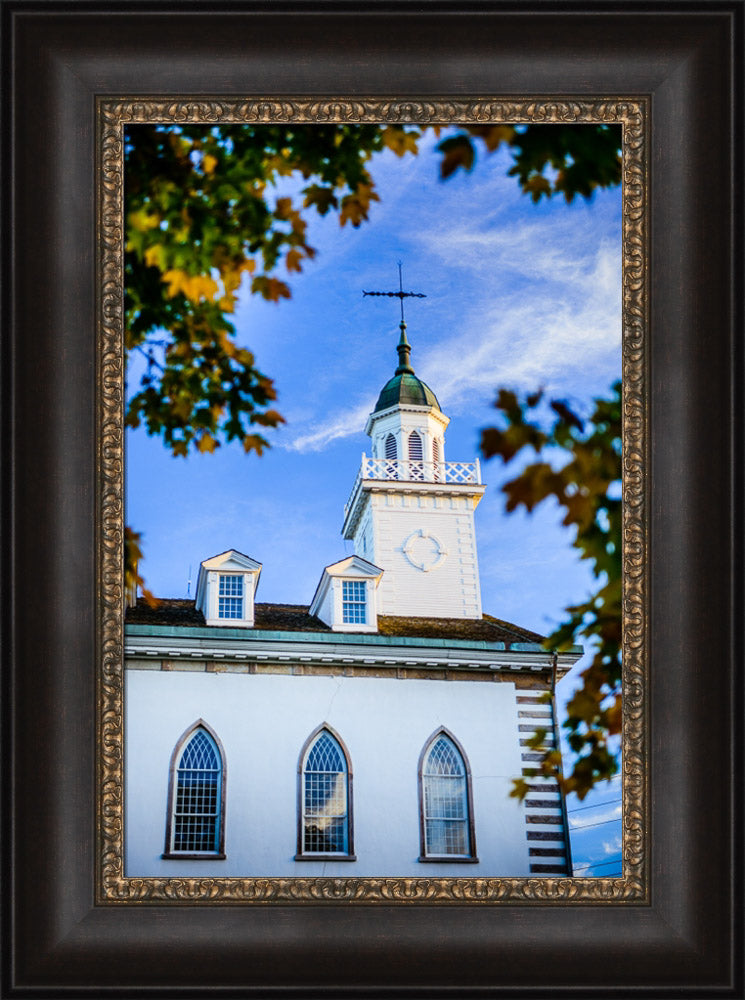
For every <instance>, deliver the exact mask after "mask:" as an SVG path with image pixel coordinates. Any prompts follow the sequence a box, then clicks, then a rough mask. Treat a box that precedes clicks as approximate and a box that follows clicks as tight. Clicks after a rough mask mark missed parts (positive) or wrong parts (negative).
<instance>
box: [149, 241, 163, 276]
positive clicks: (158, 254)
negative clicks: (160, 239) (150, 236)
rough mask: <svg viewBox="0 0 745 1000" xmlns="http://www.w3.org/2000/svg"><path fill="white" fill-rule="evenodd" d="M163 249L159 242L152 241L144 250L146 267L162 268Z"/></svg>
mask: <svg viewBox="0 0 745 1000" xmlns="http://www.w3.org/2000/svg"><path fill="white" fill-rule="evenodd" d="M165 256H166V255H165V249H164V247H163V245H162V244H161V243H154V244H153V246H151V247H148V248H147V250H146V251H145V263H146V264H147V266H148V267H157V268H160V270H161V271H162V270H163V265H164V264H165Z"/></svg>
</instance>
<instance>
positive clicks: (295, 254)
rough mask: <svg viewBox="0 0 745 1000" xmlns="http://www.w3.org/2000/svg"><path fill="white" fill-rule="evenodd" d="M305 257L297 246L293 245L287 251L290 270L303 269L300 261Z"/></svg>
mask: <svg viewBox="0 0 745 1000" xmlns="http://www.w3.org/2000/svg"><path fill="white" fill-rule="evenodd" d="M302 259H303V255H302V253H301V252H300V251H299V250H298V249H297V248H296V247H291V248H290V249H289V250H288V251H287V258H286V260H285V263H286V265H287V270H288V271H302V266H301V264H300V261H301V260H302Z"/></svg>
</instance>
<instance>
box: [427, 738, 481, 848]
mask: <svg viewBox="0 0 745 1000" xmlns="http://www.w3.org/2000/svg"><path fill="white" fill-rule="evenodd" d="M419 801H420V811H421V857H420V859H419V860H420V861H440V860H442V861H453V860H458V859H460V860H468V861H475V860H476V840H475V835H474V827H473V806H472V802H471V771H470V768H469V766H468V761H467V759H466V755H465V753H464V752H463V749H462V748H461V747H460V745H459V744H458V742H457V740H456V739H455V737H454V736H453V735H452V734H451V733H449V732H448V731H447V730H445V729H439V730H438V731H437V732H436V733H435V734H434V735H433V736H432V737H431V738H430V740H429V741H428V742H427V744H426V745H425V747H424V750H423V751H422V755H421V757H420V759H419Z"/></svg>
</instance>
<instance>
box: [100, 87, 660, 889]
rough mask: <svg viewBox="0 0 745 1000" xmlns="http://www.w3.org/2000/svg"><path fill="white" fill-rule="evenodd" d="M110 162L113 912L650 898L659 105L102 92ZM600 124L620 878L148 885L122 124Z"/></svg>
mask: <svg viewBox="0 0 745 1000" xmlns="http://www.w3.org/2000/svg"><path fill="white" fill-rule="evenodd" d="M96 115H97V153H98V157H99V161H98V190H97V207H98V224H97V250H98V259H97V267H98V272H97V273H98V296H99V301H98V315H97V344H98V355H97V365H98V366H97V373H96V379H97V389H98V408H97V419H98V456H97V488H98V500H97V504H98V511H99V519H100V521H99V523H100V537H99V539H98V574H99V587H98V593H99V608H98V614H97V622H98V648H99V651H100V655H99V667H98V672H97V678H98V682H97V722H96V730H97V731H96V739H97V756H96V760H97V800H96V801H97V805H96V837H97V871H96V884H97V897H98V901H99V902H101V903H118V904H133V903H137V904H143V903H154V904H156V903H157V904H162V903H166V902H169V901H170V902H174V903H181V904H184V903H198V904H206V903H218V904H221V905H224V904H227V903H236V904H251V903H256V904H269V903H280V904H285V905H286V904H288V903H296V904H303V903H311V904H314V905H319V904H323V903H335V904H338V903H340V902H349V903H363V904H375V903H383V904H391V903H401V904H412V903H413V904H417V903H419V904H437V903H444V904H449V905H452V904H470V905H474V904H496V903H500V902H509V903H519V902H524V903H532V904H535V903H545V904H550V903H552V902H554V903H561V904H566V903H579V904H585V905H586V904H588V903H603V904H608V903H637V904H644V903H646V902H648V901H649V888H648V886H649V881H648V865H649V829H648V775H647V771H646V767H645V761H646V746H647V734H646V732H645V719H646V704H647V691H648V683H647V681H648V678H647V656H646V651H647V627H648V626H647V622H648V613H647V593H646V580H647V568H648V567H647V532H646V512H647V504H648V498H647V497H646V481H647V480H646V469H647V461H646V458H647V432H646V429H647V397H646V381H645V378H646V374H645V354H646V350H647V344H648V329H647V328H648V319H647V317H648V298H647V292H648V266H647V262H648V195H649V173H648V147H649V142H648V120H649V102H648V101H647V100H640V99H637V98H635V99H625V98H622V97H613V98H602V99H595V100H587V99H574V98H572V97H561V98H551V99H550V100H547V99H545V98H530V97H526V98H520V99H514V98H510V99H501V98H498V97H494V98H478V99H472V100H469V99H460V98H459V99H455V100H454V99H449V98H441V99H440V98H437V99H433V98H427V99H422V100H411V99H410V100H404V101H396V100H381V99H377V98H376V99H367V98H355V99H354V100H345V99H338V98H333V99H308V98H282V99H274V98H271V99H250V100H249V99H238V98H226V99H217V98H216V99H198V98H197V99H191V100H188V99H184V98H183V97H173V98H162V97H160V98H157V99H147V98H137V99H136V100H135V99H118V100H117V99H110V98H105V99H104V98H100V99H99V100H98V101H97V106H96ZM138 122H142V123H147V122H152V123H154V122H158V123H163V124H167V123H173V124H178V123H179V122H182V123H186V122H190V123H198V122H203V123H204V124H205V125H214V124H220V123H226V124H240V123H246V124H260V123H267V124H269V123H276V122H296V123H314V122H349V123H364V122H375V123H395V124H409V123H411V124H433V125H434V124H441V125H459V124H476V123H478V124H486V123H491V122H494V123H499V122H509V123H515V124H516V123H526V122H542V123H561V122H573V123H580V122H587V123H593V122H604V123H618V124H621V126H622V130H623V181H622V183H623V188H622V204H623V208H622V256H623V278H622V281H623V341H622V373H623V501H624V509H623V543H624V549H623V623H622V624H623V732H622V803H623V832H622V854H623V875H622V876H620V877H600V878H573V877H569V876H551V877H545V878H540V877H533V876H529V877H522V878H512V877H509V878H500V877H493V878H492V877H484V876H476V877H472V878H419V877H410V878H330V877H320V878H307V877H303V878H294V877H283V878H250V877H245V878H243V877H241V878H237V877H206V878H189V877H186V876H179V877H139V878H128V877H125V876H124V874H123V870H124V822H123V798H124V770H123V759H124V757H123V710H124V703H123V701H124V698H123V696H124V655H123V649H124V644H123V637H124V602H123V597H124V585H123V565H124V562H123V560H124V545H123V538H124V453H123V447H124V346H123V345H124V329H123V272H124V257H123V247H124V223H123V218H124V216H123V210H124V188H123V176H124V160H123V157H124V142H123V133H124V128H125V126H126V125H130V124H136V123H138Z"/></svg>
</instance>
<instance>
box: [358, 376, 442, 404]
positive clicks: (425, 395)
mask: <svg viewBox="0 0 745 1000" xmlns="http://www.w3.org/2000/svg"><path fill="white" fill-rule="evenodd" d="M399 403H409V404H413V405H414V406H434V407H436V408H437V409H438V410H439V409H440V404H439V403H438V402H437V396H435V394H434V393H433V392H432V390H431V389H430V387H429V386H428V385H427V384H426V383H424V382H422V380H421V379H420V378H417V377H416V375H415V374H414V373H413V372H402V373H401V374H400V375H394V376H393V378H392V379H389V380H388V382H386V384H385V385H384V386H383V388H382V390H381V392H380V395H379V396H378V401H377V403H376V404H375V409H374V410H373V413H378V411H379V410H387V409H388V407H389V406H398V404H399Z"/></svg>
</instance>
